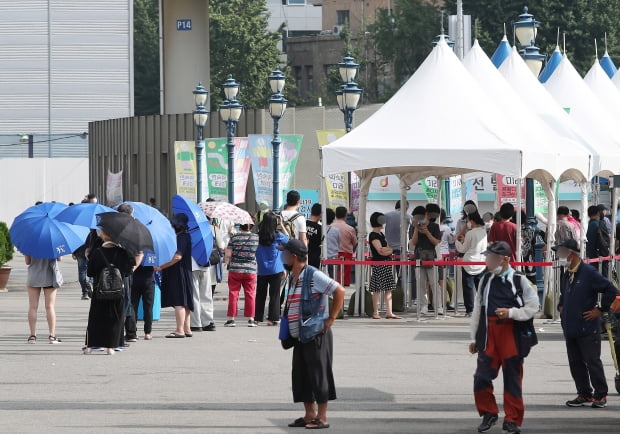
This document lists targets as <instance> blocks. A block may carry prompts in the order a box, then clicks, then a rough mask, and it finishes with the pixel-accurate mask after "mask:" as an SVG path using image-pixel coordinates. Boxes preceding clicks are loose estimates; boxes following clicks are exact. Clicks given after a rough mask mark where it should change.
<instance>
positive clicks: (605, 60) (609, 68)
mask: <svg viewBox="0 0 620 434" xmlns="http://www.w3.org/2000/svg"><path fill="white" fill-rule="evenodd" d="M599 63H600V64H601V68H603V71H605V72H606V73H607V75H608V76H609V78H613V76H614V75H615V74H616V71H617V70H618V68H616V65H614V61H613V60H611V57H609V53H608V52H607V51H605V54H604V55H603V57H601V60H600V61H599Z"/></svg>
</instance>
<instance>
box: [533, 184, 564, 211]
mask: <svg viewBox="0 0 620 434" xmlns="http://www.w3.org/2000/svg"><path fill="white" fill-rule="evenodd" d="M558 185H559V184H558ZM556 197H557V189H556ZM548 212H549V200H548V199H547V193H545V190H544V189H543V186H542V184H541V183H540V182H538V181H534V213H535V214H538V213H541V214H542V215H545V216H546V215H547V213H548Z"/></svg>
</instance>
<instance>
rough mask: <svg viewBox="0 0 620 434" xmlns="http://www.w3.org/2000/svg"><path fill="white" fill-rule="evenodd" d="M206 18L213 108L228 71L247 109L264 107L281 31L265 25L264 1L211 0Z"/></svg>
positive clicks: (219, 101)
mask: <svg viewBox="0 0 620 434" xmlns="http://www.w3.org/2000/svg"><path fill="white" fill-rule="evenodd" d="M209 17H210V26H209V37H210V42H209V43H210V54H211V58H210V64H211V98H210V99H211V108H212V110H217V108H218V106H219V104H220V103H221V102H222V100H223V91H222V84H223V83H224V81H225V80H226V79H227V78H228V75H229V74H232V75H233V78H234V79H235V80H237V82H239V83H240V84H241V88H240V92H239V97H238V98H239V101H240V102H241V103H242V104H244V105H245V106H246V108H249V109H253V108H263V107H265V106H266V105H267V100H268V99H269V96H270V95H271V90H270V88H269V84H268V77H269V74H270V73H271V71H272V70H273V69H274V68H275V67H276V66H277V65H278V64H279V61H280V54H281V53H280V50H279V49H278V46H277V44H278V41H279V40H280V32H272V31H269V30H268V28H267V18H268V15H267V7H266V1H265V0H211V1H210V3H209ZM292 81H293V80H288V81H287V83H289V84H290V83H291V82H292Z"/></svg>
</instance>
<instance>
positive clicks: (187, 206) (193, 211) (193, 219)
mask: <svg viewBox="0 0 620 434" xmlns="http://www.w3.org/2000/svg"><path fill="white" fill-rule="evenodd" d="M172 212H173V213H175V214H177V213H183V214H185V215H187V218H188V220H189V221H188V224H187V226H188V231H189V235H190V237H191V238H192V256H193V257H194V259H195V260H196V262H198V264H200V265H205V264H207V263H208V262H209V256H211V250H213V232H211V223H210V222H209V220H207V217H206V216H205V214H204V212H203V211H202V210H201V209H200V207H199V206H198V205H197V204H195V203H194V202H190V201H189V200H187V199H185V198H184V197H183V196H179V195H178V194H177V195H175V196H173V198H172Z"/></svg>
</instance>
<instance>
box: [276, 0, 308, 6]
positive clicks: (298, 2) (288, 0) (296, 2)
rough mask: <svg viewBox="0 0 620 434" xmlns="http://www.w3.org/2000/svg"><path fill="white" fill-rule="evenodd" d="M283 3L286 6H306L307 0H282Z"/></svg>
mask: <svg viewBox="0 0 620 434" xmlns="http://www.w3.org/2000/svg"><path fill="white" fill-rule="evenodd" d="M282 4H283V5H285V6H304V5H305V4H306V0H282Z"/></svg>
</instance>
